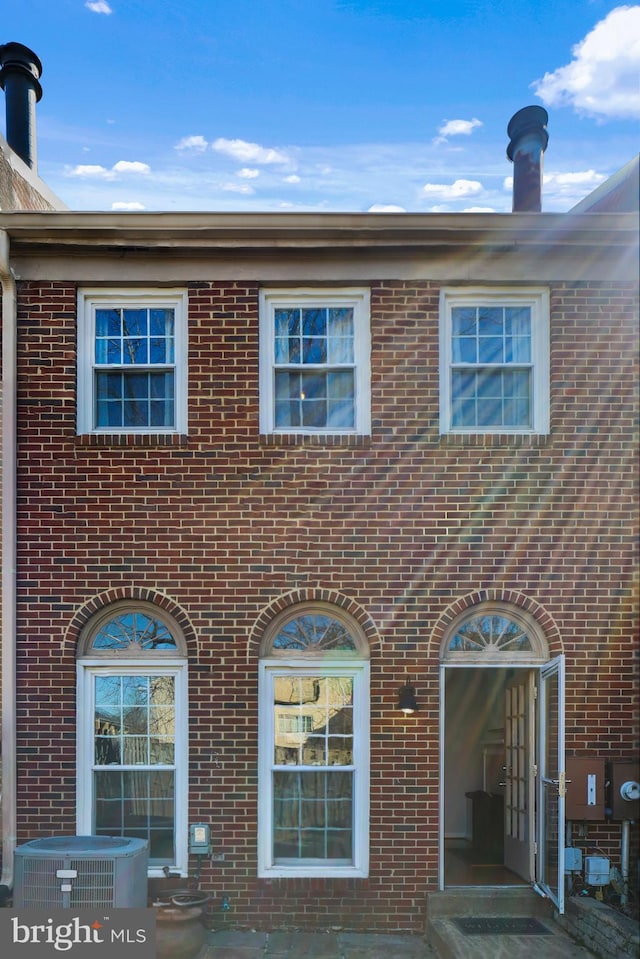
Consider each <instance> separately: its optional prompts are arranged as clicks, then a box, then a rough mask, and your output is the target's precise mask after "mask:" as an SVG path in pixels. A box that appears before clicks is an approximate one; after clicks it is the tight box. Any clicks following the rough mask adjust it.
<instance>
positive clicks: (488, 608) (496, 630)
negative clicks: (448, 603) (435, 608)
mask: <svg viewBox="0 0 640 959" xmlns="http://www.w3.org/2000/svg"><path fill="white" fill-rule="evenodd" d="M441 659H442V660H444V661H445V662H456V661H457V660H461V661H464V662H466V663H477V664H478V665H483V664H484V665H487V664H490V663H503V664H505V665H507V664H509V663H516V662H519V661H521V660H522V661H523V662H524V661H526V662H527V663H531V664H534V663H544V662H547V660H548V659H549V651H548V646H547V643H546V640H545V637H544V634H543V632H542V629H541V628H540V625H539V624H538V622H537V621H536V620H535V619H534V617H533V616H531V614H530V613H527V612H526V610H523V609H520V608H519V607H517V606H513V605H511V604H509V603H485V604H483V605H481V606H472V607H470V608H469V609H467V610H466V611H465V612H464V613H463V614H462V615H461V616H459V617H458V618H457V619H455V620H454V621H453V623H451V625H450V626H449V629H448V630H447V632H446V633H445V637H444V642H443V644H442V649H441Z"/></svg>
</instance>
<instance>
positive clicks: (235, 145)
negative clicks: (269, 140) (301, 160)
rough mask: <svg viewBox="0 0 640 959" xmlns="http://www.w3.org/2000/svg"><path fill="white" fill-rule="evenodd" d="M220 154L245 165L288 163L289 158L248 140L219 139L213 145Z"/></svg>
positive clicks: (277, 151) (278, 151)
mask: <svg viewBox="0 0 640 959" xmlns="http://www.w3.org/2000/svg"><path fill="white" fill-rule="evenodd" d="M211 146H212V147H213V149H214V150H217V151H218V153H224V154H226V155H227V156H230V157H233V158H234V160H239V161H240V162H244V163H288V162H289V157H288V156H287V155H286V154H285V153H282V152H281V151H280V150H274V149H273V148H272V147H262V146H260V144H259V143H248V142H247V141H246V140H226V139H225V138H224V137H218V139H217V140H214V142H213V143H212V144H211Z"/></svg>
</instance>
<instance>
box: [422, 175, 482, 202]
mask: <svg viewBox="0 0 640 959" xmlns="http://www.w3.org/2000/svg"><path fill="white" fill-rule="evenodd" d="M482 189H483V187H482V183H480V182H479V181H478V180H454V182H453V183H425V185H424V186H423V187H422V189H421V191H420V193H421V195H422V196H424V197H427V198H433V199H438V200H460V199H462V198H463V197H466V196H477V194H478V193H482Z"/></svg>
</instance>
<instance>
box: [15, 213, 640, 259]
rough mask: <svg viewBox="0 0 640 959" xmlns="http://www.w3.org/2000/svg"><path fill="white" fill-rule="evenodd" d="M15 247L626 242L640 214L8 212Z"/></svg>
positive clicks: (633, 239)
mask: <svg viewBox="0 0 640 959" xmlns="http://www.w3.org/2000/svg"><path fill="white" fill-rule="evenodd" d="M0 229H2V230H5V231H6V232H7V234H8V235H9V236H10V237H11V241H12V249H13V251H14V253H15V252H18V251H22V250H24V251H25V252H26V251H33V250H36V249H39V250H41V251H42V252H51V253H53V252H54V251H63V250H64V251H67V252H71V251H72V250H75V251H76V252H79V253H81V252H84V253H85V254H88V253H90V252H92V253H95V252H97V251H101V252H104V253H106V252H108V251H109V250H111V251H122V250H127V251H136V252H139V253H141V254H143V253H145V252H146V251H161V250H166V251H167V252H171V254H172V255H174V256H175V255H178V254H180V252H183V253H184V254H185V255H190V256H192V255H196V254H198V253H202V254H212V253H214V252H215V251H216V250H221V251H222V250H241V249H245V250H253V251H259V250H265V251H276V250H281V251H282V250H297V251H300V250H304V249H309V250H318V249H330V250H334V249H336V248H338V247H339V248H351V249H367V250H370V251H373V250H376V249H378V250H380V251H383V250H387V251H391V250H393V249H394V248H395V249H398V248H405V249H406V248H413V249H421V248H423V249H433V248H437V249H455V248H461V247H467V248H469V247H478V248H483V249H487V248H491V249H498V250H505V251H506V250H513V249H521V250H525V249H529V250H532V249H536V248H538V249H546V250H548V249H549V247H550V246H551V245H555V244H560V245H561V246H562V247H564V248H576V249H585V248H591V249H596V248H598V249H600V250H608V251H609V253H611V251H612V248H626V249H628V248H629V246H633V245H637V243H638V218H637V216H636V215H635V214H633V213H615V214H613V213H611V214H610V213H458V214H456V213H442V214H441V213H427V214H423V213H397V214H396V213H380V214H375V213H175V212H172V213H94V212H77V211H73V212H72V211H66V210H65V211H57V210H56V211H46V212H31V211H28V212H26V211H25V212H23V211H20V212H18V211H16V212H11V213H0Z"/></svg>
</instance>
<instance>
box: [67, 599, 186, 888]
mask: <svg viewBox="0 0 640 959" xmlns="http://www.w3.org/2000/svg"><path fill="white" fill-rule="evenodd" d="M77 681H78V698H77V704H78V705H77V709H78V716H77V736H78V749H77V811H76V822H77V832H78V835H92V836H93V835H98V836H99V835H107V836H129V837H136V838H139V839H145V840H147V842H148V845H149V871H150V874H152V875H162V874H163V873H162V869H163V867H166V866H168V867H169V868H170V869H172V870H175V871H178V872H179V873H180V874H181V875H187V865H188V864H187V833H188V821H187V815H188V752H187V663H186V656H185V651H184V648H183V645H182V640H181V637H180V635H179V633H178V630H177V628H176V626H175V624H174V623H173V622H172V621H171V620H170V619H169V618H168V617H167V616H166V615H164V614H163V613H159V612H158V611H157V610H155V608H154V607H152V606H151V605H150V604H141V605H133V604H127V603H120V604H115V606H114V607H109V609H108V610H107V611H103V613H101V614H98V615H97V616H96V617H94V619H93V620H92V621H91V623H90V624H89V626H88V628H87V629H86V630H85V634H84V637H83V640H82V642H81V646H80V649H79V655H78V662H77Z"/></svg>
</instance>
